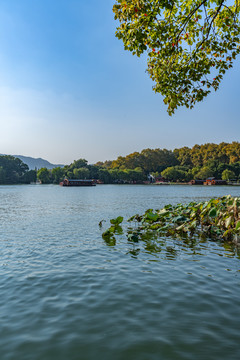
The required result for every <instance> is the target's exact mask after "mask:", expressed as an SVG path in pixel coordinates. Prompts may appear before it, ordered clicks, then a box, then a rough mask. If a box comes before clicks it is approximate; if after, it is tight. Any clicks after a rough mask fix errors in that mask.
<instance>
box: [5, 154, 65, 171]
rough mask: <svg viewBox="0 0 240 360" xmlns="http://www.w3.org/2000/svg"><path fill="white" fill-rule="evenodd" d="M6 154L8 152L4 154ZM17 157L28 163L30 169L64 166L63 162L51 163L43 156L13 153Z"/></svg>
mask: <svg viewBox="0 0 240 360" xmlns="http://www.w3.org/2000/svg"><path fill="white" fill-rule="evenodd" d="M2 155H6V154H2ZM12 156H14V157H16V158H19V159H20V160H22V162H24V164H27V165H28V167H29V170H35V169H41V168H43V167H46V168H47V169H53V168H55V167H58V166H59V167H63V166H64V165H63V164H51V163H50V162H49V161H47V160H44V159H42V158H37V159H36V158H33V157H30V156H23V155H12Z"/></svg>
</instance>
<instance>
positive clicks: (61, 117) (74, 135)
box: [0, 0, 240, 164]
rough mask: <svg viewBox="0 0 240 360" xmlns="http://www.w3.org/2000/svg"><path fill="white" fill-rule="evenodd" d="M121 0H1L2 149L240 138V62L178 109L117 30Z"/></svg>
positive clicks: (93, 155) (100, 157)
mask: <svg viewBox="0 0 240 360" xmlns="http://www.w3.org/2000/svg"><path fill="white" fill-rule="evenodd" d="M113 4H114V0H103V1H100V0H91V1H87V0H0V122H1V127H0V153H5V154H19V155H26V156H32V157H42V158H45V159H47V160H49V161H50V162H53V163H64V164H69V163H71V162H72V161H73V160H76V159H79V158H85V159H87V160H88V162H89V163H94V162H97V161H105V160H113V159H115V158H117V156H119V155H122V156H125V155H127V154H129V153H131V152H134V151H141V150H142V149H144V148H152V149H154V148H167V149H174V148H176V147H181V146H185V145H186V146H190V147H191V146H193V145H194V144H196V143H198V144H203V143H206V142H215V143H219V142H222V141H225V142H232V141H239V140H240V139H239V138H240V121H239V118H240V115H239V106H240V95H239V81H240V64H239V60H237V62H236V63H235V66H234V68H233V69H231V71H229V72H228V74H227V76H226V77H225V79H224V81H223V83H222V85H221V88H220V90H219V91H218V92H216V93H214V94H212V95H211V96H210V97H208V99H206V100H205V101H204V102H203V103H200V104H198V105H197V106H196V107H195V109H194V110H187V109H180V110H177V112H176V114H175V115H174V116H172V117H169V116H168V115H167V112H166V106H165V105H164V104H163V101H162V97H161V95H159V94H158V95H156V94H155V93H154V92H153V91H152V85H153V84H152V81H151V80H150V79H149V78H148V75H147V74H146V73H145V68H146V63H145V62H144V59H139V58H137V57H134V56H132V55H131V54H130V53H128V52H126V51H124V49H123V45H122V42H121V41H119V40H118V39H116V38H115V35H114V34H115V27H116V25H117V23H116V22H115V21H114V17H113V13H112V6H113Z"/></svg>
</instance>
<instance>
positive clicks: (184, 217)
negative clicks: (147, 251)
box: [103, 195, 240, 242]
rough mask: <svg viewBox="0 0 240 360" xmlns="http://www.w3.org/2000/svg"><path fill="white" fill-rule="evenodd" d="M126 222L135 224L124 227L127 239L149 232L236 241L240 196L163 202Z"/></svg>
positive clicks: (238, 233)
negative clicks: (158, 207) (157, 208)
mask: <svg viewBox="0 0 240 360" xmlns="http://www.w3.org/2000/svg"><path fill="white" fill-rule="evenodd" d="M128 222H130V223H134V224H135V226H132V225H131V226H129V227H128V230H127V237H128V240H130V241H133V242H138V241H139V240H144V239H146V238H147V237H149V236H150V237H153V236H155V237H160V236H164V237H173V238H174V237H180V238H193V237H194V236H195V237H196V236H198V237H201V236H203V237H207V238H209V239H212V240H222V241H237V240H238V239H239V238H240V197H231V196H230V195H228V196H224V197H221V198H217V199H211V200H209V201H204V202H199V203H197V202H191V203H189V204H178V205H176V206H173V205H166V206H165V207H164V208H162V209H160V210H155V211H153V209H148V210H147V211H146V212H145V213H144V214H143V215H139V214H136V215H134V216H132V217H131V218H130V219H129V220H128ZM104 236H106V233H104V234H103V237H104Z"/></svg>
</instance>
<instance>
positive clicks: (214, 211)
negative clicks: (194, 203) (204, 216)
mask: <svg viewBox="0 0 240 360" xmlns="http://www.w3.org/2000/svg"><path fill="white" fill-rule="evenodd" d="M208 216H209V217H212V218H214V217H216V216H217V209H216V208H215V207H214V208H212V209H211V210H210V211H209V213H208Z"/></svg>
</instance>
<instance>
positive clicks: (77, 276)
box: [0, 185, 240, 360]
mask: <svg viewBox="0 0 240 360" xmlns="http://www.w3.org/2000/svg"><path fill="white" fill-rule="evenodd" d="M229 193H231V195H234V196H239V195H240V188H239V187H225V186H222V187H210V186H209V187H203V186H200V187H194V186H192V187H191V186H130V185H99V186H96V187H89V188H82V187H80V188H63V187H60V186H54V185H46V186H40V185H36V186H34V185H29V186H0V251H1V257H0V294H1V296H0V316H1V321H0V359H1V360H10V359H11V360H28V359H29V360H55V359H56V360H75V359H76V360H79V359H80V360H93V359H94V360H96V359H97V360H99V359H100V360H101V359H103V360H122V359H124V360H155V359H156V360H159V359H163V360H175V359H176V360H181V359H184V360H186V359H189V360H193V359H194V360H198V359H199V360H212V359H216V360H222V359H224V360H225V359H228V360H239V359H240V346H239V344H240V321H239V314H240V255H239V254H240V252H239V250H238V249H237V248H235V247H233V246H230V245H225V246H224V245H223V244H222V243H220V242H219V243H216V242H211V241H205V242H203V241H200V240H199V241H196V242H195V243H190V244H188V243H186V242H184V241H182V240H173V239H167V240H166V239H164V238H161V239H159V241H158V242H157V243H154V244H153V245H154V246H153V245H152V244H151V243H138V244H135V245H132V244H131V243H129V242H128V241H127V239H126V238H125V236H121V237H119V238H118V239H117V242H116V245H115V246H107V244H106V243H105V242H104V240H103V239H102V237H101V232H102V231H103V230H104V227H103V229H102V230H101V229H99V227H98V223H99V221H100V220H102V219H105V220H107V223H105V224H108V222H109V219H111V218H113V217H115V216H118V215H122V216H124V219H125V220H126V219H127V218H128V217H130V216H131V215H133V214H135V213H143V212H144V211H145V210H146V209H148V208H153V209H157V208H161V207H163V206H164V205H165V204H168V203H173V204H177V203H180V202H190V201H192V200H197V201H200V200H206V199H209V198H211V197H216V196H222V195H227V194H229ZM106 226H107V225H106Z"/></svg>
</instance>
